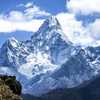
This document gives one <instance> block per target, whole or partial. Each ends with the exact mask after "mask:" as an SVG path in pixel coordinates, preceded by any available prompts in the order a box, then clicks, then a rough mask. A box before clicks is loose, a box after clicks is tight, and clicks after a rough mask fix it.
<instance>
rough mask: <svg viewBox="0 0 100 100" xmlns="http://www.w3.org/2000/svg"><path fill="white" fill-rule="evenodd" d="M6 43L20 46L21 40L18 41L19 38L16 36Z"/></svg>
mask: <svg viewBox="0 0 100 100" xmlns="http://www.w3.org/2000/svg"><path fill="white" fill-rule="evenodd" d="M5 43H6V44H7V45H10V46H12V47H18V46H19V42H18V41H17V39H16V38H15V37H11V38H9V39H8V40H7V41H6V42H5Z"/></svg>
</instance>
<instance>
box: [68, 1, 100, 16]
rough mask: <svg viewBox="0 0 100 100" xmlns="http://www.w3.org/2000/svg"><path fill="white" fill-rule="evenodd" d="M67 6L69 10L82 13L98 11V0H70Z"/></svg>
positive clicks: (99, 7) (99, 4) (99, 9)
mask: <svg viewBox="0 0 100 100" xmlns="http://www.w3.org/2000/svg"><path fill="white" fill-rule="evenodd" d="M67 7H68V9H69V10H70V11H72V12H74V13H79V14H83V15H87V14H92V13H100V0H70V1H68V2H67Z"/></svg>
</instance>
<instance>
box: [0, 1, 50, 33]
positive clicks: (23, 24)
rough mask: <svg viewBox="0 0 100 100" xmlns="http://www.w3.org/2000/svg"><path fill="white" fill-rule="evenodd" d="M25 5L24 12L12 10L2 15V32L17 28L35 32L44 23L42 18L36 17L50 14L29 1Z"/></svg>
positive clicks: (0, 20) (0, 17)
mask: <svg viewBox="0 0 100 100" xmlns="http://www.w3.org/2000/svg"><path fill="white" fill-rule="evenodd" d="M20 6H22V4H20ZM24 6H27V7H26V8H25V10H24V12H22V11H17V10H12V11H10V12H9V13H8V14H6V15H2V14H1V15H0V32H3V33H7V32H14V31H17V30H19V31H30V32H35V31H37V30H38V28H39V27H40V25H41V24H42V23H43V20H42V19H36V17H41V16H49V15H50V14H49V13H48V12H46V11H44V10H41V9H40V8H39V7H38V6H35V5H34V6H33V5H32V4H31V3H27V4H26V5H24ZM31 6H32V7H31Z"/></svg>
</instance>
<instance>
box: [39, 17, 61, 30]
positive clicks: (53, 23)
mask: <svg viewBox="0 0 100 100" xmlns="http://www.w3.org/2000/svg"><path fill="white" fill-rule="evenodd" d="M48 28H50V29H56V30H57V29H61V25H60V23H59V21H58V19H57V18H56V17H55V16H51V17H49V18H48V19H47V20H45V21H44V23H43V24H42V26H41V27H40V29H39V31H42V30H43V29H48Z"/></svg>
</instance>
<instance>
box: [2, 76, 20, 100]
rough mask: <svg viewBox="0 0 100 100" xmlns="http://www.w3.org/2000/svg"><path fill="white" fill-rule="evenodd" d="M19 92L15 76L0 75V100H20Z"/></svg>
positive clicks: (18, 84)
mask: <svg viewBox="0 0 100 100" xmlns="http://www.w3.org/2000/svg"><path fill="white" fill-rule="evenodd" d="M21 90H22V88H21V84H20V83H19V82H18V81H17V80H16V77H15V76H6V75H5V76H4V75H0V100H22V98H21V96H20V95H21Z"/></svg>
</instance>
